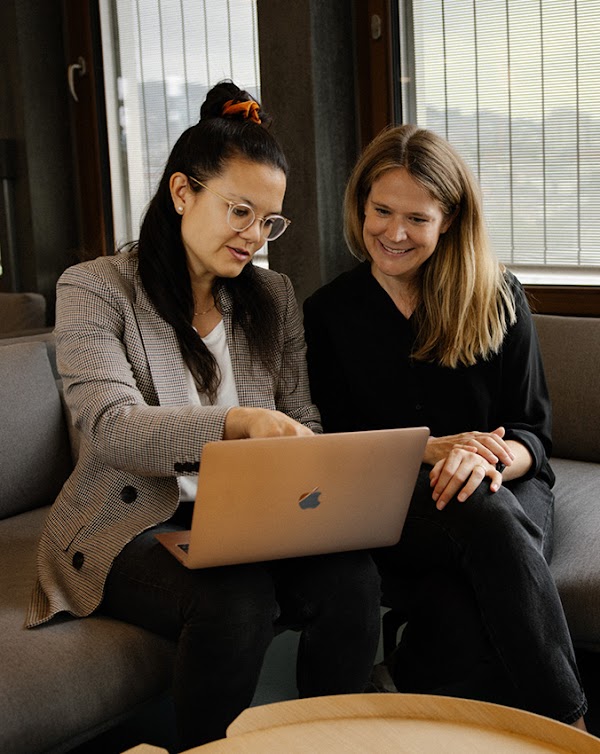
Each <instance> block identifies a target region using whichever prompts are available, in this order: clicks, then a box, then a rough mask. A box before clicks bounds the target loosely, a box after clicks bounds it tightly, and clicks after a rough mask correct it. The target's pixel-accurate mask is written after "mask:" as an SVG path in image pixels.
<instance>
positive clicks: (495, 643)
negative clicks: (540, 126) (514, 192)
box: [305, 125, 587, 727]
mask: <svg viewBox="0 0 600 754" xmlns="http://www.w3.org/2000/svg"><path fill="white" fill-rule="evenodd" d="M345 228H346V239H347V242H348V245H349V247H350V249H351V251H352V253H353V254H354V255H355V256H356V257H358V258H359V259H360V260H362V264H360V265H358V266H357V267H355V268H354V269H352V270H351V271H349V272H347V273H344V274H342V275H341V276H340V277H338V278H337V279H336V280H334V281H333V282H331V283H330V284H328V285H326V286H324V287H323V288H322V289H320V290H319V291H317V292H316V293H315V294H313V296H311V297H310V298H309V299H308V300H307V301H306V303H305V331H306V337H307V343H308V363H309V377H310V383H311V391H312V397H313V400H314V401H315V403H316V404H317V406H318V407H319V410H320V412H321V416H322V421H323V426H324V429H325V431H327V432H334V431H356V430H366V429H383V428H387V427H402V426H417V425H426V426H428V427H430V429H431V437H430V440H429V442H428V445H427V448H426V451H425V455H424V459H423V467H422V470H421V474H420V476H419V480H418V482H417V486H416V489H415V493H414V497H413V500H412V503H411V509H410V512H409V515H408V519H407V523H406V526H405V530H404V532H403V535H402V537H401V540H400V542H399V543H398V545H396V546H395V547H392V548H389V549H386V550H382V551H379V552H377V553H375V557H376V559H377V562H378V565H379V568H380V572H381V575H382V578H383V588H384V593H385V594H386V596H387V598H388V599H389V600H391V602H392V603H393V604H395V605H397V606H398V607H399V608H400V609H401V610H403V611H404V612H405V614H406V615H407V618H408V623H407V626H406V629H405V630H404V632H403V635H402V640H401V643H400V645H399V647H398V649H397V651H396V652H395V656H394V663H393V667H392V670H393V674H394V680H395V682H396V686H397V687H398V689H399V690H402V691H414V692H431V693H439V694H447V695H456V696H466V697H473V698H479V699H486V700H491V701H496V702H503V703H506V704H511V705H515V706H520V707H523V708H525V709H530V710H532V711H535V712H538V713H540V714H544V715H548V716H550V717H554V718H556V719H558V720H561V721H563V722H566V723H571V724H574V725H577V726H578V727H583V726H584V723H583V717H582V716H583V714H584V713H585V711H586V709H587V703H586V699H585V695H584V692H583V690H582V687H581V683H580V680H579V675H578V672H577V668H576V664H575V659H574V653H573V648H572V645H571V640H570V637H569V632H568V628H567V624H566V621H565V617H564V614H563V610H562V606H561V603H560V600H559V597H558V594H557V591H556V588H555V585H554V583H553V580H552V577H551V575H550V572H549V569H548V559H549V558H550V556H551V549H552V512H553V495H552V491H551V488H552V485H553V482H554V475H553V472H552V469H551V467H550V465H549V463H548V456H549V454H550V449H551V439H550V419H551V417H550V411H551V409H550V402H549V398H548V393H547V389H546V384H545V380H544V373H543V367H542V362H541V359H540V354H539V350H538V343H537V338H536V334H535V329H534V326H533V323H532V320H531V313H530V311H529V308H528V305H527V301H526V298H525V295H524V292H523V290H522V288H521V286H520V285H519V283H518V281H517V280H516V278H515V277H514V276H513V275H511V274H510V273H509V272H508V271H507V270H506V269H504V268H503V267H502V266H501V265H500V264H499V263H498V261H497V260H496V259H495V257H494V255H493V253H492V252H491V249H490V247H489V242H488V240H487V237H486V231H485V226H484V221H483V216H482V209H481V201H480V196H479V191H478V187H477V184H476V182H475V180H474V178H473V176H472V175H471V173H470V172H469V169H468V168H467V166H466V164H465V163H464V161H463V160H462V159H461V157H460V156H459V155H458V154H457V153H456V152H455V151H454V150H453V148H452V147H451V146H450V144H448V142H446V141H445V140H444V139H442V138H440V137H438V136H437V135H435V134H434V133H433V132H431V131H428V130H425V129H420V128H417V127H415V126H408V125H407V126H398V127H392V128H389V129H387V130H385V131H383V132H382V133H381V134H380V135H379V136H378V137H377V138H376V139H375V140H374V141H373V142H372V143H371V144H370V145H369V146H368V147H367V148H366V150H365V151H364V153H363V155H362V156H361V158H360V159H359V161H358V163H357V165H356V167H355V168H354V171H353V172H352V175H351V177H350V180H349V183H348V187H347V190H346V197H345Z"/></svg>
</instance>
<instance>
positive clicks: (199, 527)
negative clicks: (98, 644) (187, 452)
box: [157, 427, 429, 568]
mask: <svg viewBox="0 0 600 754" xmlns="http://www.w3.org/2000/svg"><path fill="white" fill-rule="evenodd" d="M428 437H429V429H427V428H426V427H416V428H409V429H384V430H374V431H368V432H342V433H337V434H335V433H334V434H325V435H312V436H310V437H278V438H267V439H253V440H225V441H221V442H212V443H207V444H206V445H205V446H204V450H203V452H202V463H201V464H200V473H199V476H198V493H197V495H196V501H195V504H194V513H193V518H192V528H191V531H176V532H163V533H161V534H158V535H157V539H158V540H159V541H160V542H161V543H162V544H163V545H164V546H165V547H166V548H167V549H168V550H169V551H170V552H172V553H173V555H175V557H176V558H177V559H178V560H179V561H181V563H183V565H185V566H186V567H187V568H206V567H209V566H222V565H232V564H234V563H251V562H254V561H262V560H276V559H279V558H291V557H297V556H302V555H317V554H321V553H329V552H340V551H344V550H362V549H365V548H372V547H386V546H389V545H393V544H395V543H396V542H397V541H398V540H399V538H400V533H401V532H402V527H403V525H404V520H405V518H406V513H407V510H408V506H409V504H410V499H411V496H412V493H413V489H414V486H415V482H416V479H417V474H418V471H419V467H420V465H421V460H422V458H423V452H424V449H425V443H426V442H427V438H428Z"/></svg>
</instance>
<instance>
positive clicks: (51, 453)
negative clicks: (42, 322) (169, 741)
mask: <svg viewBox="0 0 600 754" xmlns="http://www.w3.org/2000/svg"><path fill="white" fill-rule="evenodd" d="M535 321H536V326H537V328H538V333H539V337H540V343H541V347H542V353H543V358H544V362H545V366H546V372H547V377H548V383H549V388H550V393H551V397H552V400H553V404H554V448H555V451H554V456H555V457H553V459H552V464H553V467H554V469H555V472H556V475H557V483H556V488H555V492H556V536H555V540H556V541H555V553H554V559H553V562H552V572H553V574H554V576H555V578H556V581H557V584H558V588H559V591H560V594H561V597H562V599H563V601H564V606H565V611H566V614H567V618H568V621H569V625H570V628H571V631H572V634H573V639H574V642H575V644H576V646H577V647H578V648H579V650H580V652H581V653H582V654H581V658H582V661H583V662H585V673H584V680H585V678H586V677H588V678H589V679H590V680H593V679H594V678H598V676H599V673H598V663H597V659H598V658H600V547H598V541H599V539H600V504H599V502H600V500H599V498H600V429H599V428H600V394H599V392H598V390H597V388H596V383H597V376H598V374H600V319H591V318H578V317H555V316H545V315H544V316H542V315H536V316H535ZM57 378H58V375H57V374H56V368H55V360H54V341H53V337H52V335H51V334H42V335H39V336H27V337H21V338H12V339H11V338H8V339H2V340H0V443H1V447H2V453H1V455H0V480H1V481H0V635H1V636H2V642H1V644H0V668H2V670H1V675H0V720H1V724H0V751H1V752H2V753H3V754H38V753H39V754H41V753H42V752H43V753H44V754H58V753H59V752H69V751H73V750H74V749H75V748H76V747H78V746H80V744H82V743H83V742H85V741H88V740H91V739H93V738H94V737H96V736H98V735H99V734H101V733H103V731H106V730H108V729H110V728H112V727H114V726H118V725H119V724H121V723H122V722H123V721H126V720H132V719H134V718H135V717H136V715H137V716H138V718H139V716H140V715H142V714H143V712H144V711H147V710H150V711H151V713H150V714H149V715H146V717H145V718H144V719H145V720H146V721H148V724H149V725H150V724H152V725H154V726H157V727H158V728H160V727H161V725H163V724H164V725H165V726H166V725H167V724H168V723H167V721H166V720H162V718H161V715H162V714H163V713H165V714H166V713H168V709H169V707H168V693H169V684H170V674H171V664H172V660H173V655H174V645H173V643H172V642H169V641H167V640H165V639H162V638H161V637H159V636H155V635H153V634H150V633H148V632H146V631H143V630H142V629H139V628H136V627H133V626H130V625H127V624H124V623H120V622H119V621H116V620H112V619H109V618H105V617H100V616H93V617H90V618H87V619H85V620H73V619H70V618H68V617H64V618H59V619H55V620H54V621H52V622H51V623H49V624H47V625H45V626H41V627H39V628H36V629H33V630H26V629H25V628H23V617H24V614H25V610H26V606H27V602H28V598H29V594H30V590H31V586H32V583H33V580H34V573H35V553H36V544H37V539H38V537H39V534H40V531H41V528H42V525H43V522H44V518H45V516H46V514H47V511H48V506H49V504H51V502H52V500H53V499H54V497H55V495H56V493H57V491H58V490H59V489H60V486H61V485H62V483H63V482H64V480H65V478H66V477H67V475H68V473H69V471H70V469H71V467H72V463H73V458H74V454H76V449H77V443H76V436H75V434H74V433H73V432H72V431H71V429H70V427H69V421H68V414H67V412H66V411H65V407H64V406H63V404H62V399H61V392H60V381H59V380H58V379H57ZM288 661H289V663H290V666H292V665H293V662H294V661H293V658H292V657H285V658H284V659H283V658H282V660H281V662H288ZM589 668H591V669H592V670H591V671H590V670H589ZM165 700H167V703H165ZM598 703H599V704H600V700H599V702H598ZM596 709H597V707H596V706H595V702H594V699H593V698H592V702H591V708H590V714H593V713H594V712H595V710H596ZM138 740H139V741H142V740H143V741H147V742H151V743H157V744H161V745H164V742H163V741H160V740H156V739H155V738H153V736H152V735H151V734H150V733H149V730H148V728H143V730H142V732H141V733H140V735H139V738H138ZM133 743H135V741H134V742H133ZM133 743H132V744H131V745H133ZM125 748H127V747H126V746H125V745H123V747H122V748H121V749H119V748H115V749H111V750H110V751H121V750H123V749H125ZM97 751H103V754H108V752H109V749H108V748H106V749H97Z"/></svg>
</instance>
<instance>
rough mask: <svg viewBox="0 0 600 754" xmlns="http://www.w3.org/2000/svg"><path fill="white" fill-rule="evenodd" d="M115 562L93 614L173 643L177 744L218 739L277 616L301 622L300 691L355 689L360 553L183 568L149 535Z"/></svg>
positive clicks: (369, 651)
mask: <svg viewBox="0 0 600 754" xmlns="http://www.w3.org/2000/svg"><path fill="white" fill-rule="evenodd" d="M175 528H181V527H178V526H177V525H176V524H174V523H172V522H171V523H167V524H165V525H162V526H160V527H156V528H154V529H151V530H149V531H147V532H144V533H143V534H140V535H139V536H138V537H136V538H135V539H134V540H133V541H132V542H131V543H129V544H128V545H127V546H126V547H125V549H124V550H123V551H122V552H121V554H120V555H119V556H118V557H117V559H116V560H115V562H114V565H113V568H112V570H111V573H110V575H109V578H108V581H107V584H106V590H105V597H104V601H103V603H102V605H101V607H100V610H101V612H103V613H105V614H107V615H111V616H113V617H115V618H119V619H121V620H124V621H127V622H129V623H133V624H135V625H138V626H142V627H144V628H147V629H149V630H150V631H153V632H155V633H157V634H161V635H162V636H166V637H168V638H171V639H174V640H177V652H176V660H175V668H174V680H173V693H174V699H175V710H176V720H177V730H178V735H179V739H180V740H179V742H178V743H179V746H180V748H181V749H188V748H191V747H193V746H198V745H200V744H202V743H205V742H208V741H212V740H214V739H217V738H222V737H224V736H225V730H226V728H227V726H228V725H229V723H231V722H232V721H233V720H234V718H235V717H237V715H238V714H239V713H240V712H241V711H242V710H243V709H245V708H246V707H247V706H248V705H249V704H250V703H251V701H252V697H253V695H254V692H255V689H256V684H257V681H258V677H259V674H260V670H261V666H262V663H263V658H264V655H265V652H266V650H267V648H268V646H269V644H270V642H271V639H272V638H273V636H274V633H275V630H276V628H275V626H276V624H277V623H280V624H281V625H285V626H294V627H299V628H301V629H302V633H301V637H300V644H299V650H298V658H297V674H296V675H297V685H298V692H299V695H300V696H301V697H307V696H320V695H327V694H343V693H353V692H360V691H362V690H363V689H364V687H365V685H366V684H367V681H368V679H369V676H370V672H371V670H372V667H373V661H374V657H375V653H376V650H377V644H378V639H379V630H380V613H379V605H380V586H379V575H378V573H377V569H376V567H375V564H374V563H373V561H372V559H371V557H370V555H369V554H368V553H367V552H352V553H338V554H333V555H322V556H313V557H306V558H294V559H289V560H281V561H271V562H268V563H254V564H248V565H239V566H228V567H219V568H206V569H199V570H188V569H187V568H185V567H183V566H182V565H180V564H179V563H178V562H177V561H176V560H175V558H174V557H173V556H172V555H170V554H169V553H168V552H167V551H166V550H165V548H164V547H163V546H162V545H160V544H159V543H158V542H157V541H156V540H155V538H154V535H155V534H156V532H157V531H159V530H160V531H166V530H173V529H175Z"/></svg>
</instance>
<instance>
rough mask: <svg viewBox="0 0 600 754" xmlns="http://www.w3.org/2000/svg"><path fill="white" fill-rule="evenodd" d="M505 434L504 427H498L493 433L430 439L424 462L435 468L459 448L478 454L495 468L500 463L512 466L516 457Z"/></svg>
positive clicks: (464, 434)
mask: <svg viewBox="0 0 600 754" xmlns="http://www.w3.org/2000/svg"><path fill="white" fill-rule="evenodd" d="M504 434H505V431H504V427H498V429H495V430H494V431H493V432H461V433H460V434H457V435H445V436H444V437H430V438H429V440H428V441H427V447H426V448H425V454H424V456H423V462H424V463H427V464H429V465H430V466H435V465H436V464H437V463H438V462H439V461H441V460H443V459H444V458H447V457H448V456H449V455H450V452H451V451H452V450H453V449H454V448H458V449H462V450H467V451H471V452H473V453H477V454H478V455H480V456H481V457H482V458H483V459H484V460H485V461H487V462H488V463H489V464H492V466H495V465H496V464H497V463H498V461H500V462H502V463H503V464H504V465H505V466H510V465H511V464H512V462H513V460H514V455H513V453H512V451H511V449H510V447H509V446H508V444H507V443H506V442H505V441H504V440H503V437H504Z"/></svg>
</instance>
